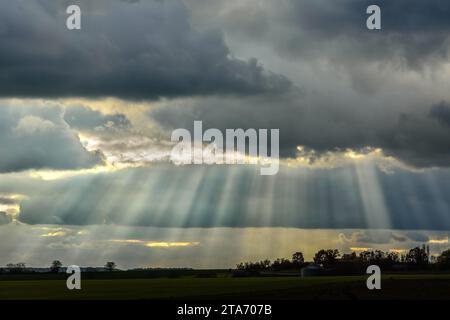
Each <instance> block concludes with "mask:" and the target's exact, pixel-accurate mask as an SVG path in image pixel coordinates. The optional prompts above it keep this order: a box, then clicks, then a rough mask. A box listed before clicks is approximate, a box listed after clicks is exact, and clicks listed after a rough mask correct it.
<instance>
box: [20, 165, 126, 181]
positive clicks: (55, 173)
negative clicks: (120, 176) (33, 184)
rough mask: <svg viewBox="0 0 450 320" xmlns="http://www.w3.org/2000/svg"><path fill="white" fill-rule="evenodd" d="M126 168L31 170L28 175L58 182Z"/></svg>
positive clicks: (106, 166)
mask: <svg viewBox="0 0 450 320" xmlns="http://www.w3.org/2000/svg"><path fill="white" fill-rule="evenodd" d="M125 168H126V167H125V166H120V165H114V166H113V165H105V166H96V167H94V168H89V169H79V170H30V171H28V174H29V176H30V177H31V178H35V179H42V180H58V179H64V178H70V177H75V176H80V175H86V174H99V173H109V172H115V171H119V170H122V169H125Z"/></svg>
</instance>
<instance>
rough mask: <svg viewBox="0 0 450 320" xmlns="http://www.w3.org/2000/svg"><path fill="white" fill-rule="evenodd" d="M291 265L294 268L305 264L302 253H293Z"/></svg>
mask: <svg viewBox="0 0 450 320" xmlns="http://www.w3.org/2000/svg"><path fill="white" fill-rule="evenodd" d="M292 263H293V264H294V265H295V266H301V265H302V264H303V263H305V258H304V257H303V253H301V252H295V253H294V254H293V255H292Z"/></svg>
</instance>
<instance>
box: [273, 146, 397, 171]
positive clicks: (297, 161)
mask: <svg viewBox="0 0 450 320" xmlns="http://www.w3.org/2000/svg"><path fill="white" fill-rule="evenodd" d="M367 160H372V161H376V162H377V165H378V166H379V167H380V168H381V169H383V170H385V171H389V170H390V168H392V167H394V166H395V167H402V168H405V165H403V164H402V163H400V162H399V161H398V160H396V159H395V158H392V157H388V156H386V155H385V154H384V153H383V150H382V149H381V148H372V147H365V148H363V149H361V150H353V149H345V150H342V151H339V150H338V151H327V152H323V153H317V152H316V151H314V150H312V149H307V148H306V147H304V146H297V156H296V157H295V158H290V159H284V160H283V161H282V162H281V163H284V164H286V165H288V166H290V167H308V168H312V169H314V168H318V169H319V168H320V169H332V168H335V167H340V166H344V165H348V164H353V163H355V162H358V161H367Z"/></svg>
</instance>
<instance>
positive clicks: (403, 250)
mask: <svg viewBox="0 0 450 320" xmlns="http://www.w3.org/2000/svg"><path fill="white" fill-rule="evenodd" d="M406 251H408V250H406V249H389V252H393V253H398V254H402V253H406Z"/></svg>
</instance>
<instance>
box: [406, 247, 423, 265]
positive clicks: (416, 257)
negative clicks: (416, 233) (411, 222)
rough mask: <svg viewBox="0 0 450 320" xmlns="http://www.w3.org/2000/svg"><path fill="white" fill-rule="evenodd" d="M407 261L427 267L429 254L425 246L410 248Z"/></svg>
mask: <svg viewBox="0 0 450 320" xmlns="http://www.w3.org/2000/svg"><path fill="white" fill-rule="evenodd" d="M405 262H406V263H408V264H410V265H413V266H416V267H419V268H423V267H425V266H426V265H427V264H428V255H427V253H426V251H425V248H420V247H416V248H414V249H411V250H409V252H408V254H407V255H406V257H405Z"/></svg>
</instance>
